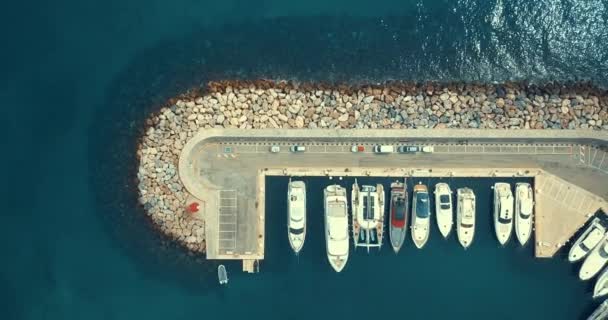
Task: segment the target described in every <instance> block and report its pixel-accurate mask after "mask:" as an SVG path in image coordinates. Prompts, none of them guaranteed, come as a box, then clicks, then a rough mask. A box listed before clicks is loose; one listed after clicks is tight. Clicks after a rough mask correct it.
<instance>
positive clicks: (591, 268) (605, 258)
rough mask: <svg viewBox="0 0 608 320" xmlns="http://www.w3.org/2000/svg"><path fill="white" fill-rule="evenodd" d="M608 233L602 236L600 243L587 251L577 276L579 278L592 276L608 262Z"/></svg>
mask: <svg viewBox="0 0 608 320" xmlns="http://www.w3.org/2000/svg"><path fill="white" fill-rule="evenodd" d="M607 237H608V234H607V235H604V237H602V240H601V241H600V243H599V244H598V245H597V246H595V248H594V249H593V250H591V252H590V253H589V255H588V256H587V258H585V261H584V262H583V265H582V266H581V270H579V273H578V276H579V278H581V280H589V279H591V278H593V277H594V276H595V275H596V274H597V273H598V272H600V270H601V269H602V268H603V267H604V266H605V265H606V262H608V238H607Z"/></svg>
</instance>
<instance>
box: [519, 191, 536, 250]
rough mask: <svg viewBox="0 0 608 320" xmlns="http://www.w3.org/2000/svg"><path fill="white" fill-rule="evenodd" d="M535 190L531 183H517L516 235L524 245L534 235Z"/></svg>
mask: <svg viewBox="0 0 608 320" xmlns="http://www.w3.org/2000/svg"><path fill="white" fill-rule="evenodd" d="M533 214H534V192H533V191H532V187H531V186H530V184H529V183H524V182H519V183H517V184H515V235H516V236H517V240H518V241H519V243H520V244H521V245H522V246H524V245H526V243H527V242H528V240H530V236H531V235H532V221H533V220H532V217H533Z"/></svg>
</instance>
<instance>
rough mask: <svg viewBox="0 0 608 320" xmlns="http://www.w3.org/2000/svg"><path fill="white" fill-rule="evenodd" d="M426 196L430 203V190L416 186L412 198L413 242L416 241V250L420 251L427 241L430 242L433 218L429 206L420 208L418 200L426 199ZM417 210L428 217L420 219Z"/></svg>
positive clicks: (422, 186)
mask: <svg viewBox="0 0 608 320" xmlns="http://www.w3.org/2000/svg"><path fill="white" fill-rule="evenodd" d="M424 196H426V198H427V201H428V189H427V187H426V186H425V185H416V186H415V187H414V196H413V197H412V232H411V233H412V240H413V241H414V245H415V246H416V248H418V249H422V248H423V247H424V245H426V243H427V241H428V240H429V233H430V230H429V229H430V228H429V226H430V220H431V216H430V210H429V208H428V205H427V207H426V209H420V208H419V207H418V202H419V201H418V200H419V199H418V198H419V197H424ZM417 210H422V211H424V213H423V214H425V215H426V217H424V218H422V217H418V214H417V213H416V212H417Z"/></svg>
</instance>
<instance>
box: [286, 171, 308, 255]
mask: <svg viewBox="0 0 608 320" xmlns="http://www.w3.org/2000/svg"><path fill="white" fill-rule="evenodd" d="M287 203H288V207H287V233H288V236H289V244H290V245H291V248H292V249H293V251H294V252H295V253H296V254H298V253H300V250H302V246H304V239H305V238H306V185H305V184H304V181H289V189H288V190H287Z"/></svg>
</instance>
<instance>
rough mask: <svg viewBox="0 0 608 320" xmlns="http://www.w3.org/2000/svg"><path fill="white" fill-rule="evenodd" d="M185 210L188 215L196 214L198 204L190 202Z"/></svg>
mask: <svg viewBox="0 0 608 320" xmlns="http://www.w3.org/2000/svg"><path fill="white" fill-rule="evenodd" d="M187 210H188V212H190V213H195V212H198V202H192V203H191V204H189V205H188V208H187Z"/></svg>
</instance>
